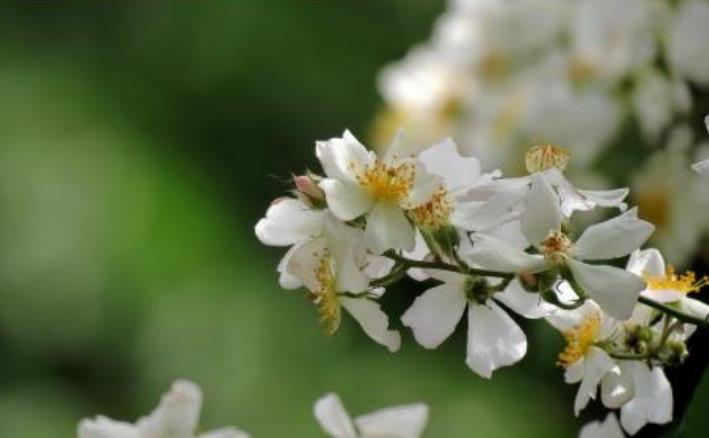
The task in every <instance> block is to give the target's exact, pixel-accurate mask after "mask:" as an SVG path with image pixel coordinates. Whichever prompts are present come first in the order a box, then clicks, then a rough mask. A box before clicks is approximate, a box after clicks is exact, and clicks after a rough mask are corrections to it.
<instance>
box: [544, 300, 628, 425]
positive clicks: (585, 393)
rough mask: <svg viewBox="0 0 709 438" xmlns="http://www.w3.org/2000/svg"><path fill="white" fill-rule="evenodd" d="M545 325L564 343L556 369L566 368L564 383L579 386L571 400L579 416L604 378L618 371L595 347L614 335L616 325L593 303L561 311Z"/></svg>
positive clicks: (588, 302)
mask: <svg viewBox="0 0 709 438" xmlns="http://www.w3.org/2000/svg"><path fill="white" fill-rule="evenodd" d="M547 321H548V322H549V323H550V324H551V325H552V326H554V327H555V328H557V329H558V330H559V331H561V332H562V333H563V334H564V338H565V339H566V343H567V345H566V348H565V349H564V351H562V352H561V354H559V365H561V366H563V367H564V368H566V372H565V373H564V379H565V380H566V383H578V382H581V385H580V386H579V389H578V392H577V393H576V399H575V400H574V413H575V414H576V415H577V416H578V414H579V412H581V410H582V409H583V408H585V407H586V405H587V404H588V402H589V400H590V399H595V398H596V392H597V388H598V384H599V383H601V379H602V378H603V376H604V375H605V374H606V373H608V372H609V371H611V370H612V369H614V368H616V367H617V364H616V362H615V361H614V360H613V359H612V358H611V357H610V356H609V355H608V353H606V352H605V351H604V350H603V349H602V348H600V347H598V346H597V344H598V343H599V342H601V341H605V340H607V339H608V338H609V337H610V336H611V335H612V334H613V331H614V329H615V328H616V325H617V322H616V321H615V320H614V319H612V318H609V317H608V316H607V315H606V314H605V313H604V312H603V311H602V310H601V309H600V308H599V307H598V306H597V305H596V304H595V303H594V302H593V301H586V302H585V303H584V304H583V305H582V306H581V307H579V308H577V309H574V310H561V309H560V310H558V311H556V312H554V313H553V314H551V315H549V316H548V317H547Z"/></svg>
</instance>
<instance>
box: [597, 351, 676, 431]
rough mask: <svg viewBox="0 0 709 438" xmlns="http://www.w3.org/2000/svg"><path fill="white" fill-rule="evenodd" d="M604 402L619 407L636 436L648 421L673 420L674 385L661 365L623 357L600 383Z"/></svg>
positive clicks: (609, 406)
mask: <svg viewBox="0 0 709 438" xmlns="http://www.w3.org/2000/svg"><path fill="white" fill-rule="evenodd" d="M601 393H602V399H603V404H604V405H605V406H606V407H608V408H610V409H616V408H620V424H622V425H623V429H625V430H626V431H627V432H628V433H629V434H631V435H635V434H636V433H637V432H638V431H639V430H640V429H641V428H643V426H645V425H646V424H648V423H654V424H666V423H669V422H670V421H672V406H673V397H672V386H670V382H669V381H668V380H667V377H666V376H665V372H664V371H663V370H662V368H661V367H660V366H657V365H648V364H647V362H643V361H639V360H620V361H618V368H615V369H612V370H610V371H609V372H608V374H606V376H605V377H604V378H603V381H602V384H601Z"/></svg>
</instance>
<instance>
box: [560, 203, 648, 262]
mask: <svg viewBox="0 0 709 438" xmlns="http://www.w3.org/2000/svg"><path fill="white" fill-rule="evenodd" d="M654 230H655V227H654V226H653V225H652V224H651V223H649V222H646V221H644V220H641V219H638V218H637V208H633V209H630V210H628V211H626V212H625V213H623V214H621V215H618V216H616V217H614V218H613V219H610V220H607V221H605V222H601V223H599V224H595V225H591V226H590V227H588V228H586V230H585V231H584V232H583V234H581V237H579V238H578V240H577V241H576V244H575V245H574V247H573V250H572V254H573V256H574V257H576V258H579V259H583V260H604V259H614V258H617V257H623V256H625V255H628V254H630V253H631V252H633V251H635V250H636V249H638V248H639V247H640V246H641V245H642V244H643V243H645V241H646V240H647V239H648V238H649V237H650V235H651V234H652V232H653V231H654Z"/></svg>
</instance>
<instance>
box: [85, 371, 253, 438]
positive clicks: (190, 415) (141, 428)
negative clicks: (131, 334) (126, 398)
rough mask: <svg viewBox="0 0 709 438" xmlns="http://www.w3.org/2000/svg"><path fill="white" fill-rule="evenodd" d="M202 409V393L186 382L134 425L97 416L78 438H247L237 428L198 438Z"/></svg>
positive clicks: (172, 388)
mask: <svg viewBox="0 0 709 438" xmlns="http://www.w3.org/2000/svg"><path fill="white" fill-rule="evenodd" d="M201 408H202V391H201V390H200V389H199V387H198V386H197V385H196V384H194V383H192V382H190V381H186V380H178V381H176V382H175V383H173V385H172V387H171V388H170V391H169V392H168V393H166V394H165V395H163V397H162V400H161V401H160V404H159V405H158V407H157V408H155V410H154V411H153V412H152V413H151V414H150V415H149V416H147V417H143V418H141V419H140V420H138V422H137V423H135V424H131V423H126V422H122V421H114V420H111V419H109V418H106V417H103V416H98V417H96V418H95V419H84V420H81V422H80V423H79V426H78V430H77V437H78V438H195V437H196V438H248V437H249V435H248V434H247V433H245V432H243V431H240V430H238V429H236V428H234V427H228V428H223V429H217V430H213V431H211V432H205V433H202V434H199V435H195V429H196V428H197V423H198V421H199V413H200V410H201Z"/></svg>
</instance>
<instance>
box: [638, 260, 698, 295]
mask: <svg viewBox="0 0 709 438" xmlns="http://www.w3.org/2000/svg"><path fill="white" fill-rule="evenodd" d="M643 279H644V280H645V283H647V287H648V288H650V289H669V290H676V291H678V292H682V293H684V294H688V293H691V292H699V290H700V289H701V288H703V287H704V286H706V285H708V284H709V276H706V275H705V276H704V277H702V278H700V279H697V274H695V273H694V272H692V271H687V272H685V273H684V274H681V275H678V274H676V273H675V268H674V267H673V266H668V267H667V271H666V272H665V275H658V276H653V275H647V274H646V275H643Z"/></svg>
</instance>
